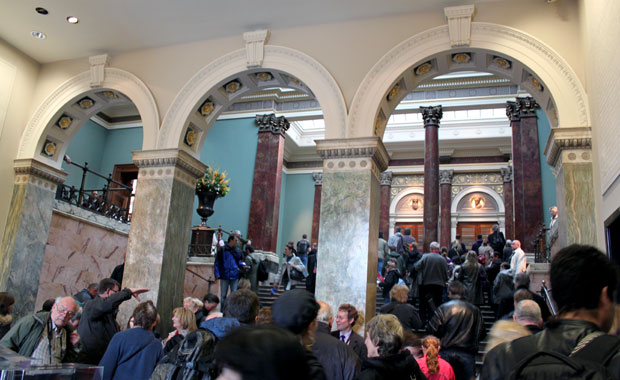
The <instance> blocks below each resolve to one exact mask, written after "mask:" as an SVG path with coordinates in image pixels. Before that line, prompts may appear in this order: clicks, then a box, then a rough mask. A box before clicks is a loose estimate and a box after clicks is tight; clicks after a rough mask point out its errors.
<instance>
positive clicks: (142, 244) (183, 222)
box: [118, 149, 206, 332]
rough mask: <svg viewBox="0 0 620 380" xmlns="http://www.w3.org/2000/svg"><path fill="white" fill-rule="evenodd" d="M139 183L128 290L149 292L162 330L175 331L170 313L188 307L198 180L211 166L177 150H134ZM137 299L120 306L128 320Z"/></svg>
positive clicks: (129, 251)
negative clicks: (188, 262) (189, 256)
mask: <svg viewBox="0 0 620 380" xmlns="http://www.w3.org/2000/svg"><path fill="white" fill-rule="evenodd" d="M133 161H134V163H135V164H136V166H138V168H139V172H138V184H137V186H136V197H135V201H134V209H133V215H132V219H131V229H130V231H129V239H128V242H127V256H126V258H125V272H124V276H123V287H128V288H148V289H150V291H149V292H147V293H145V294H143V295H141V297H140V298H141V300H142V301H144V300H152V301H153V302H154V303H155V304H156V306H157V309H158V310H159V314H160V316H161V324H160V327H159V329H160V331H162V332H166V331H170V330H171V321H170V318H171V317H172V315H171V313H172V310H173V309H174V308H175V307H178V306H179V305H182V303H183V284H184V278H185V263H186V257H187V247H188V244H189V238H190V234H189V231H190V227H191V215H192V212H193V210H192V208H193V203H194V196H195V187H196V179H197V178H199V177H201V176H202V175H203V174H204V172H205V169H206V165H205V164H203V163H202V162H200V161H198V160H197V159H195V158H194V157H192V156H190V155H189V154H187V153H185V152H184V151H181V150H177V149H165V150H151V151H135V152H134V153H133ZM136 305H137V301H136V300H135V299H132V300H129V301H126V302H124V303H123V304H121V308H120V313H119V318H118V320H120V321H126V320H127V319H128V318H129V317H130V316H131V313H132V312H133V309H134V308H135V307H136Z"/></svg>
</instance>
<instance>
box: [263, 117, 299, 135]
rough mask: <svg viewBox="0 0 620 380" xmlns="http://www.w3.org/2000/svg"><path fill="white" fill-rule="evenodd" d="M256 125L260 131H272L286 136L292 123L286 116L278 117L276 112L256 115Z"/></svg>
mask: <svg viewBox="0 0 620 380" xmlns="http://www.w3.org/2000/svg"><path fill="white" fill-rule="evenodd" d="M255 122H256V125H258V131H259V132H271V133H273V134H281V135H282V136H284V134H285V133H286V131H288V129H289V127H290V126H291V123H289V122H288V120H286V118H285V117H284V116H280V117H276V114H274V113H272V114H268V115H267V114H265V115H256V120H255Z"/></svg>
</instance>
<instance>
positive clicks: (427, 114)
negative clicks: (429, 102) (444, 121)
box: [420, 106, 443, 127]
mask: <svg viewBox="0 0 620 380" xmlns="http://www.w3.org/2000/svg"><path fill="white" fill-rule="evenodd" d="M420 110H421V111H422V118H423V119H424V126H425V127H426V126H429V125H436V126H439V120H441V118H442V117H443V110H442V109H441V106H430V107H420Z"/></svg>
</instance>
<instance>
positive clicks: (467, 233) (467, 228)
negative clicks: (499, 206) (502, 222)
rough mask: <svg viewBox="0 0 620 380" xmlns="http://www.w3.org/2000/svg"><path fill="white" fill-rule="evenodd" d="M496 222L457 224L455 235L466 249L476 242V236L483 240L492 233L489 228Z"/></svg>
mask: <svg viewBox="0 0 620 380" xmlns="http://www.w3.org/2000/svg"><path fill="white" fill-rule="evenodd" d="M494 224H497V222H459V223H458V224H457V225H456V233H457V234H460V235H461V242H463V243H465V245H466V246H467V249H470V248H471V245H472V244H473V243H474V242H475V241H476V236H478V235H482V238H483V239H486V238H487V236H488V235H489V234H490V233H491V232H492V231H491V227H492V226H493V225H494Z"/></svg>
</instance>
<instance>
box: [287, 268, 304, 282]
mask: <svg viewBox="0 0 620 380" xmlns="http://www.w3.org/2000/svg"><path fill="white" fill-rule="evenodd" d="M289 275H290V276H291V280H295V281H303V280H304V279H305V278H306V277H305V276H304V274H303V273H302V272H300V271H298V270H297V269H295V268H293V267H291V270H290V271H289Z"/></svg>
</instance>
